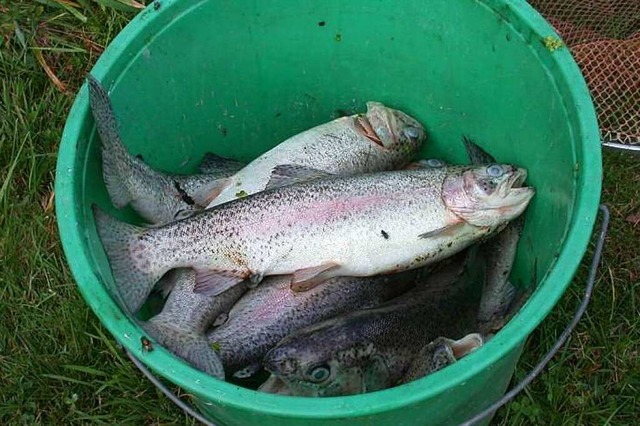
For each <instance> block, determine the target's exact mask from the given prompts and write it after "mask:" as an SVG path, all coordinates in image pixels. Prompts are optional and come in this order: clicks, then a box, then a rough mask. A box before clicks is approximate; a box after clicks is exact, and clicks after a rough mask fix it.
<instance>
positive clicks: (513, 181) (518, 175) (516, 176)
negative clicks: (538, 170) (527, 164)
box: [507, 168, 527, 189]
mask: <svg viewBox="0 0 640 426" xmlns="http://www.w3.org/2000/svg"><path fill="white" fill-rule="evenodd" d="M525 180H527V170H526V169H520V168H518V169H516V170H515V172H514V173H513V175H512V176H511V177H510V178H509V181H508V182H507V187H508V188H509V189H516V188H522V185H524V181H525Z"/></svg>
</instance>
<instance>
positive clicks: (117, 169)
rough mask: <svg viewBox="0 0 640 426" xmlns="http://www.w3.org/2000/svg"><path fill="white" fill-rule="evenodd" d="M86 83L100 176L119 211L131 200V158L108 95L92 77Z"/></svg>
mask: <svg viewBox="0 0 640 426" xmlns="http://www.w3.org/2000/svg"><path fill="white" fill-rule="evenodd" d="M87 82H88V85H89V104H90V106H91V114H92V115H93V119H94V121H95V123H96V128H97V130H98V134H99V135H100V140H101V141H102V174H103V177H104V181H105V184H106V186H107V191H108V192H109V197H111V201H112V202H113V204H114V205H115V206H116V207H117V208H122V207H124V206H126V205H127V204H128V203H130V202H131V201H132V200H133V198H134V196H133V195H132V194H131V191H130V188H129V185H128V184H127V176H128V175H129V174H130V173H127V169H130V168H131V167H132V164H131V163H133V162H134V159H133V157H132V156H131V155H130V154H129V153H128V152H127V150H126V148H125V147H124V145H123V144H122V140H121V139H120V133H119V131H118V123H117V121H116V117H115V114H114V113H113V107H112V106H111V100H110V99H109V94H108V93H107V91H106V90H105V89H104V87H102V84H100V82H99V81H98V80H96V79H95V78H94V77H93V76H91V75H89V76H87Z"/></svg>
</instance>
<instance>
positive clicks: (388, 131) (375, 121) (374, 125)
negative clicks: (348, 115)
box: [360, 102, 427, 153]
mask: <svg viewBox="0 0 640 426" xmlns="http://www.w3.org/2000/svg"><path fill="white" fill-rule="evenodd" d="M360 120H361V121H360V123H361V124H362V127H363V128H364V130H365V132H364V133H365V135H366V136H368V137H369V138H370V139H371V140H373V141H374V142H376V143H377V144H378V145H379V146H380V147H382V148H385V149H388V150H394V151H395V150H397V151H401V152H411V153H415V152H417V151H418V149H419V148H420V146H422V143H423V142H424V141H425V139H426V137H427V133H426V131H425V129H424V127H423V126H422V124H420V123H419V122H418V121H417V120H416V119H414V118H413V117H410V116H409V115H407V114H405V113H404V112H402V111H399V110H397V109H393V108H389V107H387V106H385V105H383V104H381V103H380V102H367V113H366V114H365V116H364V117H360Z"/></svg>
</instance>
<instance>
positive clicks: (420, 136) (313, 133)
mask: <svg viewBox="0 0 640 426" xmlns="http://www.w3.org/2000/svg"><path fill="white" fill-rule="evenodd" d="M425 139H426V133H425V130H424V127H423V126H422V125H421V124H420V123H418V122H417V121H416V120H415V119H414V118H412V117H410V116H409V115H407V114H405V113H404V112H402V111H399V110H396V109H392V108H388V107H386V106H384V105H383V104H381V103H379V102H367V113H366V114H356V115H352V116H348V117H341V118H338V119H336V120H333V121H331V122H329V123H325V124H321V125H319V126H316V127H314V128H312V129H309V130H306V131H304V132H302V133H299V134H297V135H295V136H292V137H291V138H289V139H287V140H285V141H284V142H282V143H280V144H279V145H277V146H276V147H275V148H273V149H271V150H269V151H267V152H265V153H264V154H262V155H261V156H259V157H258V158H256V159H255V160H253V161H252V162H251V163H249V164H248V165H247V166H246V167H245V168H243V169H242V170H240V171H239V172H238V173H236V174H235V175H234V176H232V177H230V178H229V179H226V180H224V181H218V182H215V183H214V184H212V185H210V186H211V187H210V189H209V199H210V200H211V202H210V203H209V205H208V207H209V208H210V207H213V206H216V205H219V204H222V203H226V202H228V201H231V200H234V199H236V198H238V194H247V195H250V194H255V193H257V192H260V191H262V190H264V189H267V185H268V183H269V182H270V180H271V178H272V170H273V169H274V167H277V166H282V165H293V166H296V167H305V168H313V169H316V170H320V171H323V172H326V173H331V174H334V175H356V174H361V173H370V172H377V171H384V170H394V169H398V168H401V167H403V166H404V165H406V164H407V163H409V161H411V159H412V158H413V157H414V156H415V155H416V153H417V152H418V149H420V147H421V146H422V144H423V142H424V141H425Z"/></svg>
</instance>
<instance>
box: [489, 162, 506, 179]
mask: <svg viewBox="0 0 640 426" xmlns="http://www.w3.org/2000/svg"><path fill="white" fill-rule="evenodd" d="M487 174H488V175H489V176H491V177H500V176H502V175H503V174H504V169H503V168H502V166H500V165H499V164H492V165H491V166H489V167H487Z"/></svg>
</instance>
